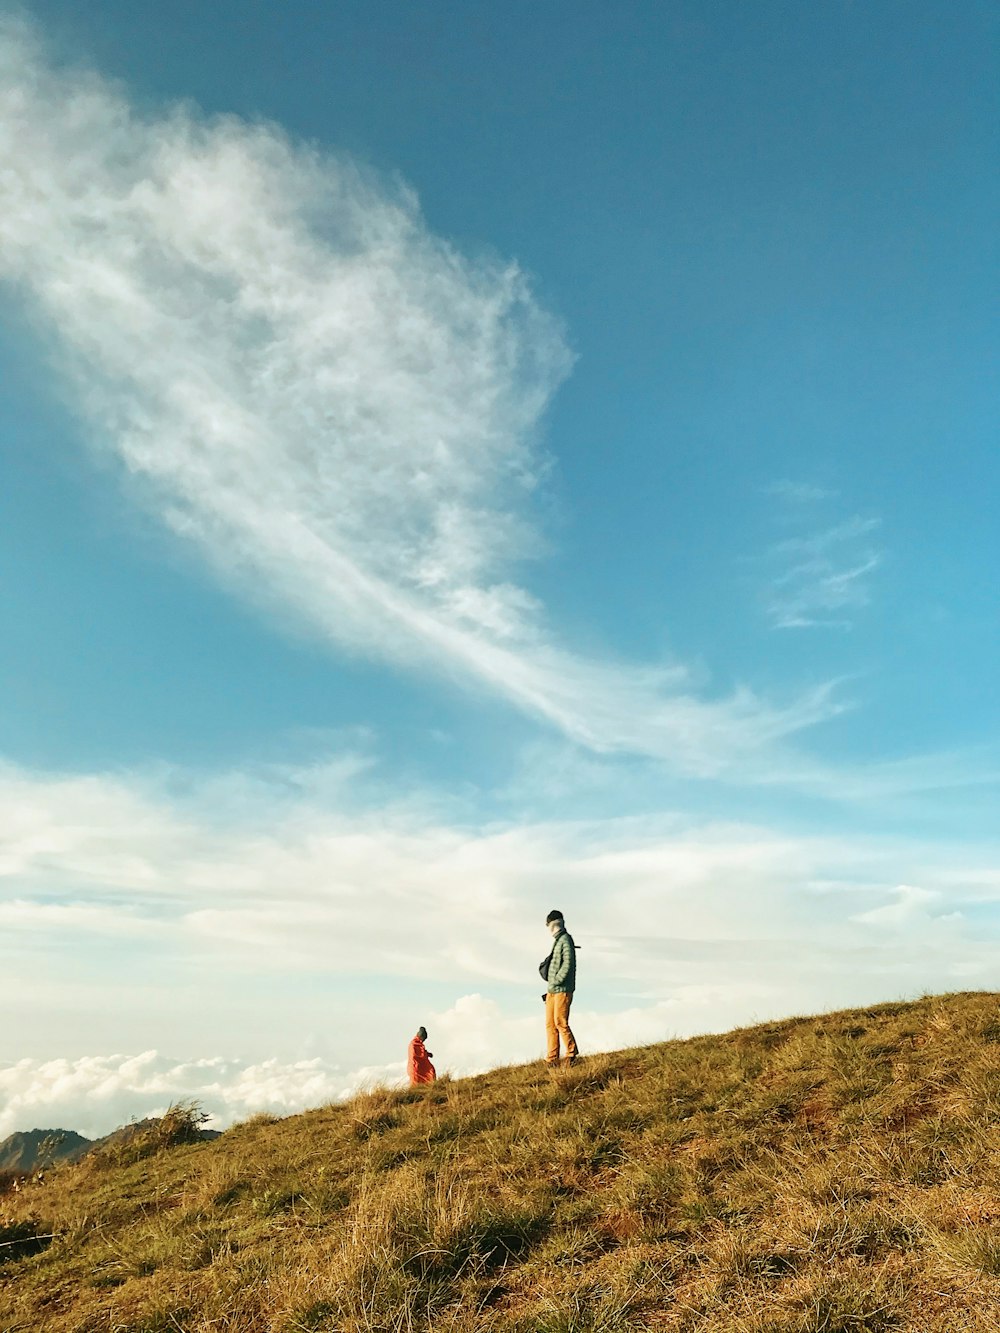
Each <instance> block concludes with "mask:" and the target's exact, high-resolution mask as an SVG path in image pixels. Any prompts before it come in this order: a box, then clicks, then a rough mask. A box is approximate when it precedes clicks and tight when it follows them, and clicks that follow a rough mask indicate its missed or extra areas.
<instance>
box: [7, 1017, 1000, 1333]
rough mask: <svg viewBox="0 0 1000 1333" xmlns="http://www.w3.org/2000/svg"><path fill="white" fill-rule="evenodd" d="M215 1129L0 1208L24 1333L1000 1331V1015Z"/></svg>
mask: <svg viewBox="0 0 1000 1333" xmlns="http://www.w3.org/2000/svg"><path fill="white" fill-rule="evenodd" d="M196 1132H197V1119H196V1117H192V1116H190V1115H188V1114H186V1113H184V1112H183V1111H180V1112H177V1113H175V1114H173V1115H172V1116H171V1117H168V1118H167V1119H165V1120H164V1121H162V1122H160V1124H159V1125H158V1126H157V1127H154V1128H151V1129H150V1130H149V1131H148V1132H147V1133H146V1134H144V1135H143V1136H140V1137H137V1138H135V1139H133V1140H132V1141H131V1142H129V1143H124V1144H119V1145H112V1146H111V1147H109V1148H108V1149H106V1150H104V1151H103V1152H99V1153H96V1154H91V1155H90V1156H88V1157H87V1158H85V1159H83V1161H81V1162H79V1163H77V1164H75V1165H71V1166H62V1167H58V1168H57V1169H56V1170H54V1171H53V1172H51V1173H49V1174H48V1175H47V1177H46V1179H45V1181H44V1183H42V1184H39V1185H36V1186H33V1187H31V1188H30V1189H27V1190H23V1191H22V1192H20V1193H18V1194H16V1195H14V1194H8V1195H5V1196H3V1197H0V1246H3V1248H0V1328H2V1329H3V1330H4V1333H15V1331H16V1333H39V1331H42V1330H43V1331H45V1333H48V1330H51V1331H52V1333H178V1330H184V1331H187V1333H209V1331H210V1330H211V1331H212V1333H221V1331H223V1330H225V1331H226V1333H335V1331H336V1333H375V1331H379V1333H383V1331H384V1333H390V1331H391V1333H409V1331H410V1330H434V1331H435V1333H473V1330H475V1331H476V1333H488V1331H490V1330H516V1331H517V1333H585V1331H587V1330H592V1331H593V1333H614V1331H615V1330H626V1329H628V1330H631V1329H662V1330H672V1331H674V1333H882V1331H883V1330H900V1331H902V1330H911V1331H912V1333H962V1331H963V1330H982V1333H987V1331H988V1333H996V1330H997V1329H998V1328H1000V997H998V996H996V995H983V994H965V995H953V996H945V997H937V998H928V999H924V1000H920V1001H918V1002H916V1003H912V1004H892V1005H881V1006H879V1007H877V1008H873V1009H865V1010H857V1011H851V1012H846V1013H839V1014H831V1015H827V1016H824V1017H819V1018H801V1019H791V1020H788V1021H787V1022H781V1023H770V1024H766V1025H764V1026H761V1027H757V1028H753V1029H748V1030H743V1031H737V1032H732V1033H729V1034H728V1035H725V1036H721V1037H702V1038H696V1039H694V1040H691V1041H673V1042H667V1043H665V1044H663V1045H659V1046H650V1047H645V1048H642V1049H637V1050H628V1051H621V1052H618V1053H616V1054H614V1055H610V1056H599V1057H594V1058H592V1059H589V1060H586V1061H585V1062H584V1063H582V1064H581V1065H579V1066H577V1067H576V1068H574V1069H572V1070H568V1071H566V1072H565V1073H561V1074H558V1075H550V1074H549V1073H548V1072H547V1071H546V1069H545V1068H544V1067H543V1066H542V1065H540V1064H533V1065H526V1066H523V1067H520V1068H514V1069H502V1070H496V1071H494V1072H493V1073H491V1074H487V1075H484V1076H483V1077H480V1078H474V1079H466V1080H461V1081H455V1082H449V1081H447V1080H445V1081H442V1082H440V1083H438V1084H436V1085H434V1086H431V1087H429V1088H427V1089H420V1090H414V1091H381V1092H375V1093H372V1094H369V1095H365V1096H361V1097H358V1098H357V1099H356V1100H354V1101H353V1102H351V1103H349V1104H347V1105H338V1106H330V1107H326V1108H323V1109H321V1110H316V1111H311V1112H309V1113H307V1114H305V1115H300V1116H293V1117H291V1118H289V1119H285V1120H272V1119H270V1118H265V1117H260V1118H257V1119H255V1120H251V1121H248V1122H246V1123H245V1124H243V1125H239V1126H236V1127H235V1128H233V1129H231V1130H229V1131H228V1132H227V1133H225V1134H223V1135H222V1137H221V1138H219V1139H217V1140H215V1141H214V1142H190V1141H189V1142H185V1140H191V1139H193V1138H194V1136H195V1134H196ZM50 1236H51V1237H54V1238H52V1239H48V1237H50ZM10 1242H13V1243H10Z"/></svg>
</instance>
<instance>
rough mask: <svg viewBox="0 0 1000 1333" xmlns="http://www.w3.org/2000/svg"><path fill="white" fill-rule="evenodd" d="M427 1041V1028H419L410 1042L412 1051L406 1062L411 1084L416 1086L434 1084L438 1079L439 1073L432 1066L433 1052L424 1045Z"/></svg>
mask: <svg viewBox="0 0 1000 1333" xmlns="http://www.w3.org/2000/svg"><path fill="white" fill-rule="evenodd" d="M426 1040H427V1029H426V1028H425V1027H419V1028H417V1035H416V1036H415V1037H414V1038H413V1040H412V1041H411V1042H410V1051H409V1055H408V1056H407V1060H406V1072H407V1073H408V1074H409V1076H410V1083H411V1084H412V1085H413V1086H416V1084H418V1083H433V1082H434V1080H435V1079H436V1078H437V1072H436V1071H435V1069H434V1066H433V1065H432V1064H431V1056H432V1055H433V1054H434V1052H433V1051H429V1050H428V1049H427V1047H426V1046H425V1045H424V1042H425V1041H426Z"/></svg>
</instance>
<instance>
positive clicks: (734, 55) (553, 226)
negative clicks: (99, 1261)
mask: <svg viewBox="0 0 1000 1333" xmlns="http://www.w3.org/2000/svg"><path fill="white" fill-rule="evenodd" d="M4 24H5V35H6V38H7V40H6V42H5V50H6V52H7V55H6V57H5V59H4V60H3V63H2V64H0V99H2V100H0V165H2V167H3V169H4V176H3V180H4V186H3V190H4V193H5V195H6V198H5V199H4V200H3V208H2V210H0V214H2V219H3V220H2V221H0V256H2V257H0V377H2V385H3V395H2V402H0V413H2V416H0V427H2V429H0V469H2V487H0V624H2V625H3V634H2V636H0V686H2V689H3V695H4V701H5V707H4V708H3V710H2V712H0V780H2V783H3V786H4V788H5V801H4V806H5V814H4V815H3V816H0V819H2V821H3V822H2V823H0V858H2V859H0V893H2V895H3V896H2V898H0V915H2V916H3V919H4V922H5V931H4V939H5V940H6V945H5V947H6V948H7V949H8V950H9V957H8V959H7V960H6V961H5V965H4V974H5V976H6V978H7V981H6V985H7V987H8V994H7V998H6V1000H5V1001H4V1003H5V1004H8V1005H10V1004H15V1003H18V1001H19V998H21V999H23V996H24V995H25V994H26V993H27V991H29V990H30V991H31V994H32V997H33V999H32V1004H31V1006H30V1015H29V1016H28V1017H27V1018H26V1020H25V1022H24V1025H23V1027H22V1028H21V1029H20V1031H19V1032H18V1033H17V1034H15V1035H13V1036H10V1037H8V1039H7V1041H6V1043H5V1045H4V1046H3V1047H0V1062H2V1061H7V1062H8V1065H7V1074H6V1078H7V1084H6V1087H7V1091H8V1097H9V1103H8V1107H7V1111H6V1113H5V1114H6V1116H7V1118H8V1119H10V1121H11V1127H27V1126H26V1125H23V1124H21V1123H20V1122H21V1121H22V1120H23V1119H24V1117H25V1116H27V1115H28V1114H29V1111H30V1108H31V1106H32V1105H34V1103H32V1102H31V1101H30V1098H29V1099H28V1100H25V1098H26V1097H28V1094H27V1093H26V1092H25V1091H24V1088H25V1087H26V1086H28V1085H29V1084H30V1087H31V1088H33V1089H35V1092H33V1093H32V1094H31V1095H32V1096H35V1097H36V1099H38V1098H42V1099H43V1100H44V1097H51V1088H52V1086H53V1085H54V1084H55V1083H58V1082H59V1080H60V1079H65V1077H66V1070H67V1069H69V1070H70V1071H71V1073H72V1078H71V1079H70V1085H71V1086H72V1088H74V1089H75V1091H74V1092H73V1093H72V1097H73V1098H76V1100H72V1098H71V1100H70V1101H68V1102H67V1103H66V1107H65V1109H66V1114H67V1115H70V1114H76V1115H77V1117H78V1121H79V1122H80V1124H81V1126H82V1127H83V1128H86V1125H84V1124H83V1122H82V1121H80V1117H81V1116H83V1117H84V1119H85V1118H86V1116H87V1115H89V1116H90V1117H91V1119H92V1121H93V1123H94V1124H95V1125H98V1122H99V1121H100V1120H101V1117H102V1115H103V1116H105V1117H109V1116H112V1115H113V1114H118V1113H119V1112H120V1110H121V1109H123V1108H124V1109H127V1110H128V1113H132V1110H133V1103H134V1102H135V1101H136V1099H139V1100H142V1099H145V1100H144V1101H143V1105H142V1106H141V1107H136V1108H134V1109H136V1110H137V1111H138V1112H139V1113H141V1112H142V1111H143V1110H144V1109H147V1107H148V1106H151V1105H153V1104H154V1103H155V1102H156V1098H157V1097H158V1096H159V1097H162V1096H166V1095H167V1093H169V1092H178V1093H181V1092H187V1091H191V1090H194V1091H199V1090H200V1089H201V1088H202V1083H203V1082H204V1079H202V1083H199V1078H201V1077H202V1076H201V1075H199V1074H198V1073H197V1069H198V1068H201V1069H206V1068H211V1070H213V1071H214V1072H213V1075H212V1078H213V1079H214V1080H215V1081H214V1082H211V1087H212V1088H213V1089H214V1091H213V1092H212V1093H211V1094H210V1095H209V1097H208V1099H209V1100H211V1098H212V1097H214V1098H215V1102H216V1103H217V1105H216V1106H215V1107H214V1109H216V1110H217V1111H218V1113H219V1115H220V1116H221V1117H223V1118H225V1117H226V1116H231V1115H234V1114H237V1113H239V1111H240V1110H241V1109H244V1108H246V1107H249V1108H251V1109H252V1108H253V1107H254V1106H255V1105H256V1104H257V1103H258V1102H259V1103H260V1104H263V1103H265V1102H267V1103H268V1104H275V1105H286V1104H287V1105H294V1104H298V1103H296V1098H298V1100H299V1102H302V1101H304V1100H308V1098H309V1097H320V1096H325V1095H328V1094H329V1095H333V1094H334V1093H335V1092H337V1091H340V1090H342V1089H343V1088H346V1087H348V1086H353V1085H354V1084H355V1083H357V1082H358V1080H359V1079H361V1078H362V1074H361V1073H359V1071H360V1070H362V1069H364V1070H366V1071H367V1073H366V1074H365V1075H364V1077H375V1076H377V1071H382V1073H384V1074H386V1075H387V1076H392V1074H393V1072H394V1070H395V1066H396V1063H397V1062H398V1058H399V1048H400V1045H401V1041H402V1039H403V1037H405V1036H406V1035H407V1034H408V1032H409V1029H410V1028H412V1027H414V1026H415V1025H416V1023H417V1022H419V1021H424V1022H426V1023H427V1026H428V1027H429V1028H431V1030H432V1035H433V1031H434V1025H435V1024H436V1025H437V1028H438V1030H439V1031H440V1032H441V1033H442V1034H443V1035H444V1037H445V1050H444V1052H443V1054H444V1063H445V1064H446V1065H450V1067H453V1068H455V1069H456V1070H459V1071H461V1070H464V1069H472V1068H478V1067H481V1066H482V1065H484V1064H489V1063H495V1062H496V1061H498V1060H502V1059H514V1058H530V1057H531V1056H533V1055H534V1054H536V1053H537V1052H536V1050H535V1046H536V1045H537V1044H538V1041H537V1038H538V1033H536V1031H535V1028H536V1027H537V1015H535V1014H534V1012H533V1010H532V1008H531V1007H530V1004H529V1001H530V999H531V996H532V994H533V991H532V990H531V986H532V984H533V983H532V981H531V977H532V975H533V966H534V964H533V962H532V959H533V957H534V955H533V954H532V952H531V950H532V949H533V948H534V950H535V952H536V953H537V952H538V945H539V943H541V944H543V945H544V933H543V932H542V933H541V934H540V932H539V931H538V929H537V928H536V927H537V923H538V921H539V920H541V919H543V918H544V914H545V911H546V910H547V909H548V907H549V906H551V902H550V899H553V900H556V899H558V900H559V901H560V902H561V904H562V905H563V907H564V908H565V910H566V911H567V914H568V916H570V918H571V927H572V926H573V925H574V922H575V928H576V930H577V933H578V934H579V935H580V936H581V938H584V939H586V940H587V941H588V943H589V945H590V948H589V951H588V950H585V952H584V957H585V958H587V957H588V953H589V959H592V962H591V965H590V968H589V977H588V979H587V992H586V998H585V994H584V993H581V995H580V996H579V998H578V1009H581V1010H582V1009H583V1006H584V1005H585V1004H586V1005H589V1006H590V1008H589V1009H588V1010H586V1011H585V1012H586V1017H585V1018H583V1019H582V1020H581V1026H582V1027H583V1028H584V1029H585V1031H586V1032H587V1035H586V1036H585V1037H584V1041H585V1044H588V1042H589V1045H590V1046H591V1048H592V1049H594V1048H596V1047H598V1046H600V1045H605V1046H607V1045H609V1044H623V1043H625V1042H627V1041H634V1040H653V1039H655V1038H656V1037H658V1036H664V1035H669V1034H670V1033H672V1032H683V1031H694V1030H699V1029H704V1028H706V1027H713V1026H721V1025H725V1024H728V1023H733V1022H740V1021H749V1020H750V1019H751V1018H753V1017H754V1016H755V1015H761V1014H765V1013H779V1012H790V1011H791V1010H793V1009H802V1008H822V1007H826V1006H828V1005H832V1004H835V1003H848V1002H852V1001H855V1000H857V1001H862V1000H869V999H878V998H884V997H888V996H892V995H896V994H902V993H915V992H918V991H920V990H923V989H941V990H943V989H957V988H963V987H971V986H974V987H980V988H994V987H995V985H996V975H995V967H994V965H993V962H992V958H991V948H992V941H993V939H994V937H995V933H996V926H997V919H998V918H997V906H996V904H997V899H998V897H1000V854H998V850H997V845H996V835H995V811H996V799H997V787H998V777H1000V746H998V738H1000V737H998V732H1000V706H998V700H997V694H998V692H997V691H996V688H995V684H994V679H995V674H996V672H995V663H996V657H997V647H998V630H997V597H996V590H995V589H996V581H995V575H994V571H995V570H996V568H997V564H998V556H1000V551H998V542H1000V539H998V536H997V526H996V523H995V518H994V512H995V503H996V494H997V485H998V481H1000V464H998V462H997V450H996V427H995V417H996V413H995V401H996V392H995V349H996V321H995V318H991V316H992V315H993V308H994V305H995V300H994V298H993V297H992V291H993V289H994V288H995V278H996V242H995V218H996V212H997V188H996V172H995V158H996V147H997V145H996V130H995V127H996V124H997V116H996V112H997V106H996V102H997V95H996V91H995V86H994V85H995V79H993V78H992V77H991V73H992V71H993V70H995V61H996V47H997V21H996V16H995V15H994V14H992V13H991V12H990V11H989V10H988V8H987V7H986V6H985V5H979V4H973V3H970V4H966V5H962V6H958V7H957V8H952V9H951V10H949V11H948V12H947V13H944V12H943V11H941V9H940V7H938V6H931V5H921V4H908V5H905V6H904V5H902V4H894V3H878V4H874V5H869V6H865V7H860V6H856V5H853V4H847V3H845V4H829V5H824V6H822V7H820V6H802V5H798V4H794V5H793V4H778V3H776V4H773V5H768V6H764V7H748V6H744V5H736V4H719V5H716V6H711V7H706V6H704V5H694V4H690V5H689V4H667V5H662V6H652V5H638V4H636V5H619V6H615V7H614V8H613V10H612V9H610V8H609V7H607V6H605V5H598V4H590V3H584V4H574V5H573V6H572V7H571V6H569V5H566V4H562V3H556V4H553V5H550V6H545V7H541V8H540V7H538V6H528V5H520V4H511V5H507V6H504V7H503V8H502V12H501V10H499V9H497V7H495V6H482V5H475V4H462V5H457V4H449V5H444V4H441V5H438V4H435V5H429V6H423V7H419V8H418V7H414V6H410V5H402V4H390V3H386V4H383V5H379V6H377V7H373V6H371V5H362V4H354V3H351V4H337V5H330V6H326V7H323V8H322V10H318V9H317V8H316V7H314V6H306V5H301V4H297V3H289V4H287V5H284V6H282V8H281V12H280V15H278V13H277V11H275V10H274V9H273V7H270V6H263V5H248V4H245V3H241V4H240V5H236V4H230V3H220V4H218V5H216V6H213V7H212V10H211V13H210V14H209V13H208V12H207V11H205V10H204V8H203V7H198V6H194V5H188V4H179V3H165V4H162V5H159V6H156V7H155V9H154V10H153V11H149V10H138V9H136V8H135V7H134V6H126V5H124V4H117V3H105V2H102V3H99V4H95V5H94V6H91V7H89V8H88V9H87V11H86V12H82V11H81V10H80V9H79V7H77V6H68V5H65V4H63V3H55V2H50V0H44V2H43V0H38V2H36V3H33V4H31V5H30V6H29V7H28V8H26V9H21V10H18V11H11V10H7V11H6V17H5V19H4ZM4 848H6V855H4V854H3V852H4ZM543 952H544V949H543ZM803 956H810V957H811V958H813V960H814V962H813V963H812V965H810V966H809V967H804V966H802V958H803ZM736 959H738V960H739V961H738V962H736V961H734V960H736ZM901 959H905V966H904V967H902V969H901V962H900V960H901ZM587 973H588V970H587V969H585V970H584V971H583V972H582V974H581V975H582V976H583V977H587ZM581 985H583V982H581ZM535 999H536V1002H537V997H535ZM206 1012H207V1013H208V1014H210V1015H211V1020H210V1021H209V1022H208V1023H206V1019H205V1015H206ZM330 1012H336V1013H338V1014H340V1015H343V1014H344V1013H348V1014H350V1015H351V1021H350V1022H349V1023H347V1024H346V1025H344V1024H343V1023H341V1024H338V1025H337V1026H336V1028H334V1027H331V1025H330V1023H329V1021H328V1019H327V1015H328V1014H329V1013H330ZM359 1013H364V1014H365V1015H366V1016H367V1021H366V1022H365V1023H363V1024H360V1023H359V1022H358V1021H357V1018H356V1015H357V1014H359ZM248 1015H251V1016H252V1019H251V1021H249V1022H248V1021H247V1016H248ZM428 1015H429V1016H430V1018H431V1020H432V1021H428ZM432 1045H433V1042H432ZM440 1046H441V1042H440V1041H439V1042H438V1047H439V1048H440ZM144 1051H146V1052H150V1051H152V1052H154V1054H152V1055H150V1057H149V1059H148V1060H146V1063H145V1064H139V1065H137V1064H135V1061H134V1057H135V1056H136V1055H137V1054H140V1053H142V1052H144ZM115 1053H117V1054H115ZM122 1053H124V1054H122ZM58 1060H62V1061H64V1062H68V1064H66V1065H65V1066H59V1067H58V1068H57V1067H56V1065H54V1064H53V1063H52V1062H53V1061H58ZM109 1061H110V1062H111V1063H110V1065H109V1064H108V1062H109ZM115 1061H117V1062H118V1063H115ZM198 1061H201V1062H202V1063H201V1065H197V1062H198ZM213 1061H215V1062H216V1064H212V1063H211V1062H213ZM88 1062H89V1063H88ZM123 1062H124V1063H123ZM130 1062H131V1063H130ZM192 1062H195V1063H194V1064H192ZM219 1062H221V1063H219ZM268 1062H271V1063H270V1064H268ZM275 1062H277V1063H275ZM126 1067H127V1069H128V1071H131V1072H128V1073H127V1074H122V1073H121V1070H122V1069H123V1068H126ZM109 1069H112V1071H117V1072H114V1076H113V1077H110V1076H109V1072H108V1071H109ZM46 1070H47V1071H49V1072H48V1073H46V1072H45V1071H46ZM220 1070H222V1071H224V1072H219V1071H220ZM248 1070H250V1071H253V1072H252V1073H247V1071H248ZM268 1070H270V1071H271V1072H270V1073H268V1072H267V1071H268ZM276 1070H277V1073H275V1071H276ZM294 1070H297V1071H298V1072H297V1073H290V1072H289V1071H294ZM11 1071H14V1072H11ZM18 1071H19V1072H18ZM26 1071H27V1072H26ZM53 1071H55V1072H53ZM88 1071H89V1073H88ZM240 1071H242V1072H240ZM372 1071H376V1072H375V1073H373V1072H372ZM2 1075H3V1071H2V1070H0V1076H2ZM206 1077H207V1076H206ZM88 1078H89V1079H91V1082H90V1083H88ZM116 1080H117V1082H116ZM130 1080H131V1081H130ZM143 1080H145V1081H143ZM317 1080H318V1081H317ZM0 1081H2V1080H0ZM92 1085H93V1086H92ZM112 1085H113V1086H114V1087H115V1088H117V1089H118V1091H117V1092H116V1093H115V1096H117V1097H119V1100H118V1101H115V1102H114V1104H113V1105H112V1103H111V1102H108V1103H106V1104H105V1103H100V1102H99V1099H98V1102H95V1101H94V1097H95V1096H97V1094H96V1093H94V1091H93V1088H94V1087H100V1088H104V1089H107V1088H108V1087H110V1086H112ZM59 1086H62V1084H61V1083H60V1084H59ZM206 1086H207V1085H206ZM237 1087H238V1088H240V1089H242V1091H241V1092H239V1093H237V1092H236V1091H234V1089H235V1088H237ZM289 1088H291V1089H292V1091H291V1092H288V1093H287V1100H286V1101H285V1102H282V1101H281V1098H280V1096H279V1093H281V1090H282V1089H286V1090H287V1089H289ZM39 1089H41V1091H39ZM276 1089H277V1091H276ZM101 1095H104V1094H101ZM109 1095H110V1094H109ZM281 1095H285V1093H281ZM151 1098H152V1101H150V1099H151ZM241 1098H242V1100H240V1099H241ZM255 1098H256V1101H255V1100H254V1099H255ZM19 1099H20V1100H19ZM88 1099H89V1100H88ZM276 1099H277V1101H276ZM15 1119H16V1120H17V1121H18V1124H17V1125H16V1126H15V1125H14V1120H15ZM4 1123H6V1122H4V1121H0V1128H2V1127H3V1124H4Z"/></svg>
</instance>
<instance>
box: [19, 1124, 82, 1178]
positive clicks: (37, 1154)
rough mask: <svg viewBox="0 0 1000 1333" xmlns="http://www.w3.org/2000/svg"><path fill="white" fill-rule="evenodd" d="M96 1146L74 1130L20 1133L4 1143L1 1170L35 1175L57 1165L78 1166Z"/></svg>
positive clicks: (35, 1130)
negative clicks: (43, 1168)
mask: <svg viewBox="0 0 1000 1333" xmlns="http://www.w3.org/2000/svg"><path fill="white" fill-rule="evenodd" d="M93 1146H94V1144H93V1143H92V1141H91V1140H90V1139H85V1138H84V1137H83V1135H82V1134H77V1133H76V1131H75V1130H72V1129H28V1130H18V1131H17V1132H15V1133H14V1134H9V1135H8V1136H7V1138H5V1139H3V1140H2V1141H0V1170H7V1171H34V1170H36V1169H37V1168H39V1167H44V1166H49V1165H51V1164H52V1163H53V1162H75V1161H76V1160H77V1159H78V1158H80V1157H82V1156H83V1154H84V1153H85V1152H88V1151H89V1150H90V1149H91V1148H92V1147H93Z"/></svg>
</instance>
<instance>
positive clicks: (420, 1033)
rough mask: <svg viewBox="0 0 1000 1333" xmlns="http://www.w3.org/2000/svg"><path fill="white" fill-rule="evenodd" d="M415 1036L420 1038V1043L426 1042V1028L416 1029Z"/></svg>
mask: <svg viewBox="0 0 1000 1333" xmlns="http://www.w3.org/2000/svg"><path fill="white" fill-rule="evenodd" d="M417 1036H418V1037H419V1038H420V1040H421V1041H426V1040H427V1029H426V1028H423V1027H420V1028H417Z"/></svg>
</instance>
